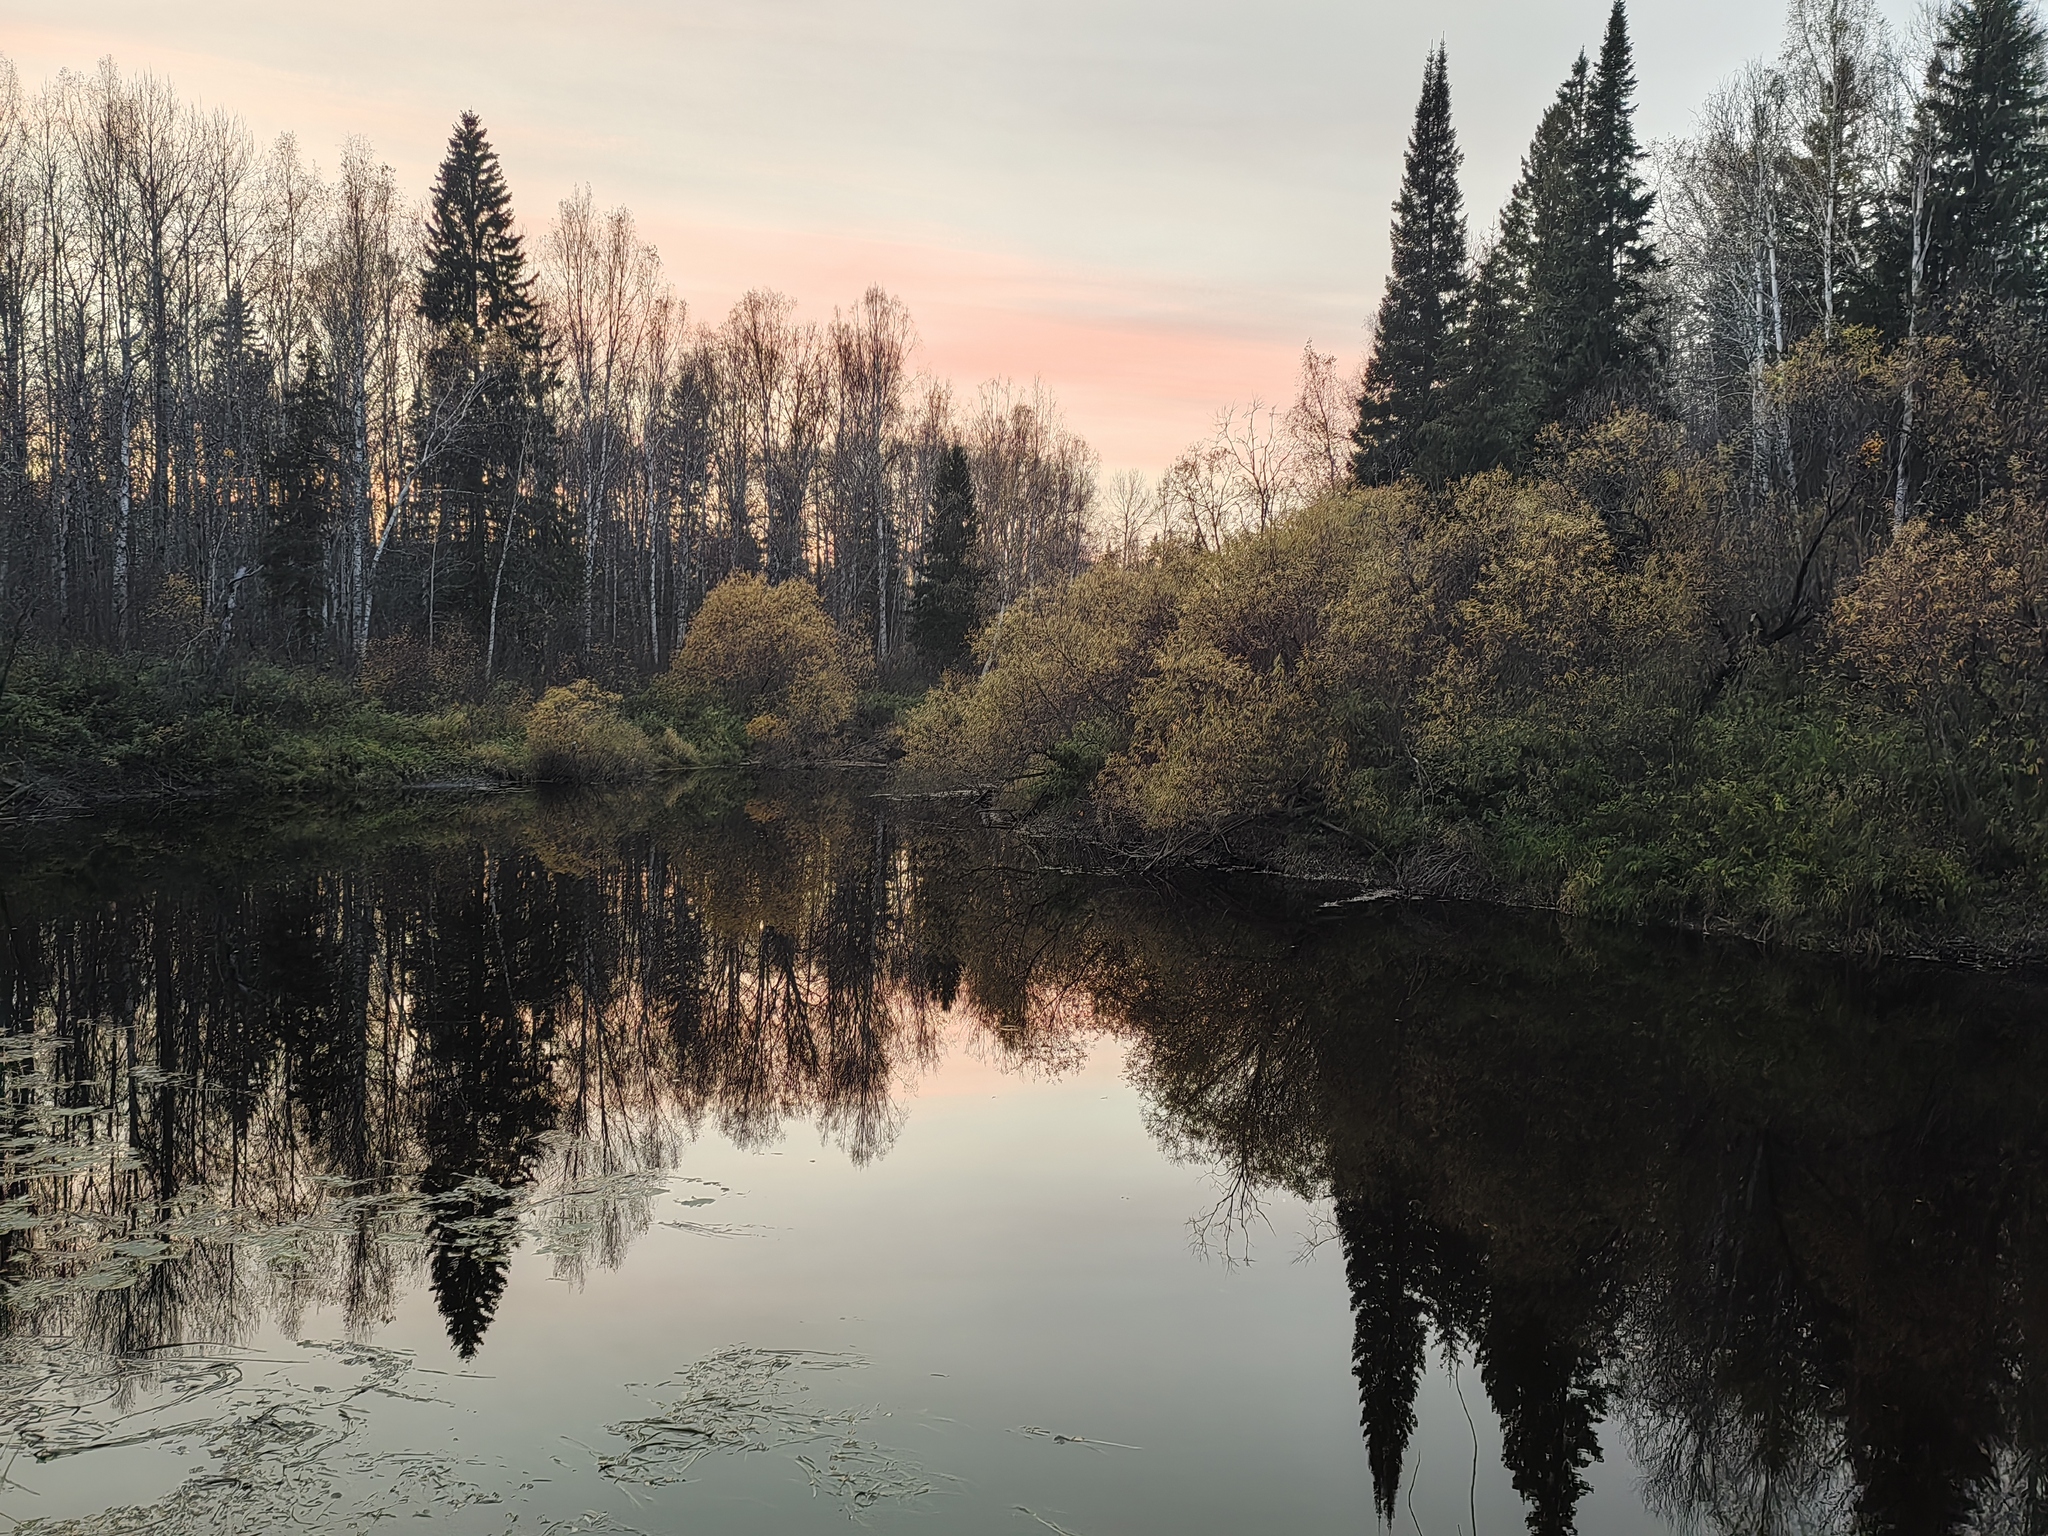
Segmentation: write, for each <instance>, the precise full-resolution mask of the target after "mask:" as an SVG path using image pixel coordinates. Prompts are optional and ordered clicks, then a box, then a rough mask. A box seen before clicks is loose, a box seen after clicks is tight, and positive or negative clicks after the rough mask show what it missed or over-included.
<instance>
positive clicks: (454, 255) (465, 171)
mask: <svg viewBox="0 0 2048 1536" xmlns="http://www.w3.org/2000/svg"><path fill="white" fill-rule="evenodd" d="M432 196H433V202H432V207H431V210H430V211H429V213H428V215H427V261H426V267H425V270H424V271H423V272H422V273H421V277H420V313H421V314H422V315H423V316H424V317H425V318H426V319H427V320H429V321H431V322H432V323H433V324H435V325H437V326H450V327H457V328H460V329H463V330H466V331H468V332H469V334H470V335H471V337H472V338H474V339H475V340H476V341H477V342H478V343H481V342H482V341H483V340H484V338H485V337H486V336H488V335H489V334H490V333H491V332H493V331H504V332H506V333H507V334H509V335H510V336H511V337H512V338H513V339H514V341H515V342H517V344H518V345H519V347H520V348H521V349H522V350H524V351H533V350H537V349H538V347H539V346H540V318H539V315H538V314H537V313H536V311H535V307H534V302H533V279H532V278H531V277H529V276H528V275H527V272H526V253H525V250H524V249H523V247H522V242H521V240H520V237H519V236H518V235H517V234H516V233H514V231H513V221H512V192H511V189H510V188H509V187H508V186H506V184H505V173H504V171H503V169H502V168H501V167H500V166H499V164H498V152H497V151H496V150H495V149H493V148H492V147H491V142H490V140H489V139H488V138H486V137H485V136H484V129H483V124H482V123H481V122H480V121H479V120H478V118H477V115H476V114H475V113H474V112H465V113H463V114H462V116H461V117H460V118H459V119H457V120H456V124H455V131H454V132H453V133H451V134H450V135H449V136H448V153H447V155H446V156H445V157H444V158H443V159H442V161H441V168H440V170H439V171H438V172H437V173H436V174H435V177H434V190H433V194H432Z"/></svg>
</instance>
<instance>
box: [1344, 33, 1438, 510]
mask: <svg viewBox="0 0 2048 1536" xmlns="http://www.w3.org/2000/svg"><path fill="white" fill-rule="evenodd" d="M1463 159H1464V156H1463V155H1462V154H1461V153H1460V151H1459V149H1458V140H1457V135H1456V133H1455V131H1454V130H1453V129H1452V127H1451V85H1450V75H1449V68H1448V64H1447V61H1446V56H1445V52H1444V50H1443V48H1442V47H1438V48H1437V49H1435V50H1434V51H1433V52H1432V53H1431V54H1430V56H1429V61H1428V63H1427V64H1425V65H1424V67H1423V72H1422V97H1421V99H1420V101H1418V102H1417V103H1416V107H1415V127H1414V129H1413V131H1412V132H1411V133H1410V135H1409V138H1408V157H1407V161H1406V165H1405V168H1404V170H1403V173H1402V177H1401V194H1400V197H1399V198H1398V199H1397V200H1396V201H1395V204H1394V254H1393V269H1392V271H1391V272H1390V273H1389V274H1388V277H1387V292H1386V297H1385V298H1384V299H1383V300H1381V302H1380V312H1379V325H1378V330H1377V337H1376V341H1375V344H1374V348H1373V355H1372V361H1371V362H1370V363H1369V364H1368V365H1367V367H1366V373H1365V389H1364V392H1363V394H1362V395H1361V396H1360V399H1359V402H1358V424H1357V426H1356V427H1355V428H1354V429H1353V432H1352V442H1353V444H1354V445H1355V447H1356V450H1357V452H1356V454H1355V455H1354V457H1353V460H1352V468H1353V474H1354V475H1355V477H1356V478H1357V479H1358V481H1359V482H1360V483H1361V484H1364V485H1386V484H1390V483H1392V482H1393V481H1395V480H1398V479H1399V478H1400V477H1401V476H1402V475H1404V474H1408V473H1410V472H1411V471H1419V472H1421V473H1423V474H1424V475H1425V476H1427V477H1430V478H1438V476H1434V475H1432V474H1431V471H1432V470H1435V469H1437V468H1438V467H1439V466H1436V465H1434V464H1432V463H1430V462H1429V461H1428V458H1427V450H1428V447H1429V445H1430V444H1431V442H1432V438H1433V434H1432V432H1431V428H1432V426H1433V424H1434V423H1435V421H1436V419H1437V416H1438V414H1439V411H1440V410H1441V407H1442V394H1443V388H1444V384H1445V382H1446V376H1447V374H1448V371H1449V369H1450V366H1451V356H1452V336H1453V332H1454V329H1455V327H1456V325H1457V323H1458V320H1459V318H1460V316H1461V314H1462V311H1463V308H1464V299H1465V200H1464V194H1463V193H1462V192H1461V191H1460V190H1459V187H1458V167H1459V165H1460V163H1461V162H1462V161H1463Z"/></svg>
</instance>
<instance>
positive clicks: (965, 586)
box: [910, 443, 986, 667]
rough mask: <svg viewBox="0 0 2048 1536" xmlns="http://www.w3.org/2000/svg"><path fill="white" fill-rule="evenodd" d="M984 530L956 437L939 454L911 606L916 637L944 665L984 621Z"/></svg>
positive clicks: (960, 653)
mask: <svg viewBox="0 0 2048 1536" xmlns="http://www.w3.org/2000/svg"><path fill="white" fill-rule="evenodd" d="M980 536H981V529H980V518H979V516H978V515H977V513H976V511H975V506H974V478H973V476H972V474H971V473H970V472H969V470H968V465H967V450H966V449H965V448H963V447H961V446H960V445H959V444H958V443H955V444H954V445H953V446H952V447H950V448H948V449H947V450H946V452H945V455H944V456H943V457H942V458H941V459H940V460H939V472H938V475H937V477H936V479H935V482H934V484H933V487H932V512H931V521H930V522H929V523H927V524H926V525H925V536H924V553H923V555H922V557H921V558H920V560H919V561H918V570H917V592H916V594H915V595H914V596H913V597H912V599H911V611H910V625H911V637H912V639H913V640H915V641H916V643H917V646H918V649H919V650H921V651H923V652H924V654H925V655H926V656H927V657H929V658H930V659H931V660H932V661H934V662H936V663H937V664H938V665H940V666H942V667H943V666H950V665H953V664H956V663H958V662H959V661H961V660H962V659H964V658H965V656H966V655H967V642H968V640H969V639H970V638H971V637H972V636H973V634H974V631H975V628H976V626H977V625H979V624H980V622H981V593H982V587H983V584H984V581H985V579H986V578H985V575H984V573H983V571H982V568H981V561H980V558H979V556H978V554H977V551H976V546H977V544H978V543H979V540H980Z"/></svg>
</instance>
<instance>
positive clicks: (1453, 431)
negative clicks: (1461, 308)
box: [1437, 0, 1659, 474]
mask: <svg viewBox="0 0 2048 1536" xmlns="http://www.w3.org/2000/svg"><path fill="white" fill-rule="evenodd" d="M1634 98H1635V65H1634V61H1633V56H1632V53H1631V51H1630V48H1629V41H1628V20H1627V15H1626V13H1625V12H1624V10H1623V8H1622V6H1621V4H1620V3H1619V0H1616V4H1615V6H1614V8H1613V10H1612V11H1611V12H1610V14H1609V17H1608V23H1607V36H1606V40H1605V42H1604V43H1603V44H1602V46H1601V49H1600V61H1599V64H1598V66H1597V67H1595V66H1594V65H1593V64H1592V63H1591V61H1589V60H1588V59H1587V57H1586V56H1585V54H1583V53H1581V54H1580V55H1579V57H1578V59H1577V60H1576V61H1575V62H1574V63H1573V65H1572V69H1571V73H1570V74H1569V75H1567V76H1566V77H1565V80H1564V83H1563V84H1562V85H1560V86H1559V87H1558V91H1557V96H1556V97H1555V99H1553V100H1552V102H1551V104H1550V106H1549V107H1548V108H1547V109H1545V111H1544V114H1543V119H1542V121H1541V122H1540V123H1539V124H1538V125H1537V128H1536V135H1535V137H1534V139H1532V140H1531V141H1530V144H1529V152H1528V154H1527V155H1526V156H1525V157H1524V158H1523V160H1522V174H1521V176H1520V178H1519V179H1518V180H1517V181H1516V183H1515V187H1514V190H1513V192H1512V193H1510V194H1509V197H1508V202H1507V206H1506V208H1504V209H1503V210H1502V212H1501V222H1500V233H1499V236H1498V238H1497V239H1496V240H1495V242H1494V244H1493V246H1492V248H1491V250H1490V251H1489V252H1488V254H1487V256H1486V257H1485V258H1484V259H1483V260H1482V261H1481V262H1480V265H1479V270H1478V272H1477V273H1476V274H1475V276H1474V279H1473V283H1472V288H1471V292H1470V296H1469V302H1468V310H1467V316H1466V321H1465V324H1464V325H1463V326H1462V327H1461V328H1460V331H1459V336H1458V352H1457V366H1456V368H1455V370H1454V372H1453V377H1452V382H1451V384H1450V387H1449V388H1448V389H1447V390H1446V391H1445V403H1444V409H1443V417H1444V420H1443V425H1442V426H1441V428H1440V429H1438V432H1439V435H1440V437H1441V440H1442V447H1441V448H1440V449H1439V450H1437V451H1438V452H1440V453H1441V454H1442V457H1443V462H1444V463H1445V465H1446V466H1447V468H1448V470H1449V472H1450V473H1453V474H1471V473H1474V472H1477V471H1480V470H1487V469H1495V468H1510V469H1512V468H1519V467H1520V466H1521V465H1522V464H1523V463H1524V462H1526V460H1527V458H1528V455H1529V452H1530V450H1531V448H1532V447H1533V446H1534V443H1535V438H1536V434H1537V433H1538V431H1539V430H1540V429H1541V428H1542V427H1543V426H1544V425H1545V424H1546V423H1549V422H1554V421H1561V420H1565V419H1568V418H1572V417H1575V416H1583V415H1590V414H1592V413H1594V412H1597V411H1599V410H1601V409H1602V408H1604V407H1608V406H1611V405H1613V404H1615V403H1617V402H1620V401H1633V402H1643V401H1646V400H1648V399H1650V398H1651V397H1652V395H1653V393H1654V390H1655V387H1656V377H1657V368H1658V363H1659V348H1658V343H1657V338H1656V335H1655V325H1654V320H1655V316H1654V314H1653V311H1652V306H1651V286H1650V284H1651V278H1652V276H1653V275H1654V273H1655V272H1656V269H1657V256H1656V251H1655V248H1654V247H1653V245H1652V244H1651V241H1650V233H1649V225H1650V214H1651V205H1652V199H1651V194H1650V193H1649V192H1648V191H1647V190H1646V189H1645V188H1644V186H1643V183H1642V178H1641V175H1640V174H1639V172H1638V170H1637V166H1638V164H1639V162H1640V161H1641V159H1642V150H1641V148H1640V146H1639V145H1638V144H1637V142H1636V137H1635V124H1634V117H1635V99H1634Z"/></svg>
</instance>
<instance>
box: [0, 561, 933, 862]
mask: <svg viewBox="0 0 2048 1536" xmlns="http://www.w3.org/2000/svg"><path fill="white" fill-rule="evenodd" d="M422 679H426V681H425V682H423V681H422ZM859 681H860V671H859V668H858V667H857V666H856V665H855V664H854V663H852V662H851V661H850V660H849V658H848V657H847V655H846V653H845V650H844V648H843V646H842V645H841V643H840V641H839V639H838V637H837V636H836V635H835V634H834V633H833V631H832V627H831V624H830V622H829V620H828V619H827V618H826V617H825V615H824V612H823V610H822V609H821V608H820V606H819V604H818V601H817V597H816V594H815V593H814V592H812V590H811V589H810V588H808V587H806V586H803V585H802V584H800V583H786V584H784V585H783V586H780V587H775V588H770V587H768V586H766V585H765V584H764V583H762V582H760V581H759V580H758V579H742V580H737V581H734V582H730V583H728V584H727V585H726V586H724V587H721V588H720V589H719V590H718V591H717V592H715V593H713V594H712V596H711V598H710V599H709V600H708V601H707V602H706V603H705V606H704V609H703V611H702V612H701V613H700V614H699V616H698V619H697V622H696V623H695V624H693V625H692V627H691V630H690V633H689V636H688V638H687V640H686V642H685V644H684V646H683V648H682V650H681V651H680V652H679V654H678V655H677V657H676V659H675V663H674V664H673V665H672V666H671V667H670V668H668V669H667V670H666V671H665V672H663V673H662V674H660V675H658V676H656V677H655V678H653V679H651V680H649V681H647V682H645V683H644V684H641V685H639V686H636V687H631V688H628V689H625V690H621V691H612V690H608V689H606V688H604V687H601V686H599V685H598V684H597V683H594V682H592V681H590V680H588V679H579V680H576V681H573V682H570V683H567V684H563V685H560V686H556V687H550V688H544V689H541V690H538V691H536V690H535V689H533V688H530V687H527V686H525V685H523V684H519V683H516V682H501V683H498V684H496V685H495V686H492V687H490V688H488V689H485V688H482V687H481V686H480V685H479V684H478V683H477V682H476V680H474V679H468V678H463V677H450V678H445V679H444V678H440V677H438V676H437V667H436V658H435V657H433V656H432V655H430V654H421V655H411V654H409V653H408V652H407V651H406V649H405V648H404V645H403V643H396V644H392V645H388V646H382V647H379V648H378V649H377V650H376V652H375V653H374V654H373V656H372V658H371V660H370V662H369V663H368V664H366V665H365V666H364V667H363V668H362V669H361V671H360V673H359V674H358V675H356V676H340V675H335V674H331V673H326V672H321V671H318V670H314V669H311V668H303V667H299V668H294V667H285V666H279V665H276V664H272V663H268V662H260V661H259V662H250V663H245V664H242V665H239V666H233V667H228V668H215V667H207V666H204V665H198V666H195V665H193V664H192V663H190V662H188V661H185V660H182V659H177V658H156V657H150V656H147V655H141V654H136V653H128V654H112V653H107V652H99V651H68V652H63V653H40V654H38V653H27V654H24V655H22V656H19V657H18V658H16V660H15V664H14V666H13V667H12V668H11V669H10V671H9V674H8V677H7V682H6V687H5V690H4V691H0V820H6V821H17V822H18V821H35V820H47V819H51V818H57V817H65V816H73V815H78V814H82V813H87V812H91V811H95V810H100V809H106V808H110V807H115V806H120V805H124V804H135V803H146V802H160V801H167V800H178V799H208V800H238V801H242V802H246V803H256V802H266V801H271V802H279V803H300V804H307V803H313V804H319V805H321V806H326V807H346V806H362V805H367V804H375V803H377V802H378V800H379V797H380V796H384V795H386V794H388V793H389V792H390V791H391V790H393V789H396V788H399V787H402V786H406V785H419V784H429V783H435V782H449V781H456V782H463V781H474V782H479V783H501V784H575V785H620V784H631V783H636V782H641V781H646V780H650V779H655V778H660V777H662V776H665V775H671V774H676V773H681V772H687V771H689V770H691V769H695V768H702V767H710V766H730V765H737V764H742V763H754V764H769V765H788V764H792V763H797V762H802V761H806V760H815V759H817V758H820V757H827V756H832V755H834V754H838V753H843V752H845V751H847V750H849V747H850V745H851V744H852V743H854V742H857V741H858V740H859V739H860V738H861V737H862V736H863V735H864V733H869V732H871V731H872V729H873V728H874V727H876V726H877V725H880V724H883V723H885V722H887V721H888V720H891V719H893V717H894V714H895V713H896V711H897V710H898V709H899V708H900V707H901V704H902V702H903V701H900V700H897V699H893V698H891V697H889V696H886V695H880V694H876V693H873V692H866V693H864V692H862V691H861V689H860V687H859V686H858V684H859ZM465 695H467V697H464V696H465Z"/></svg>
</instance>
